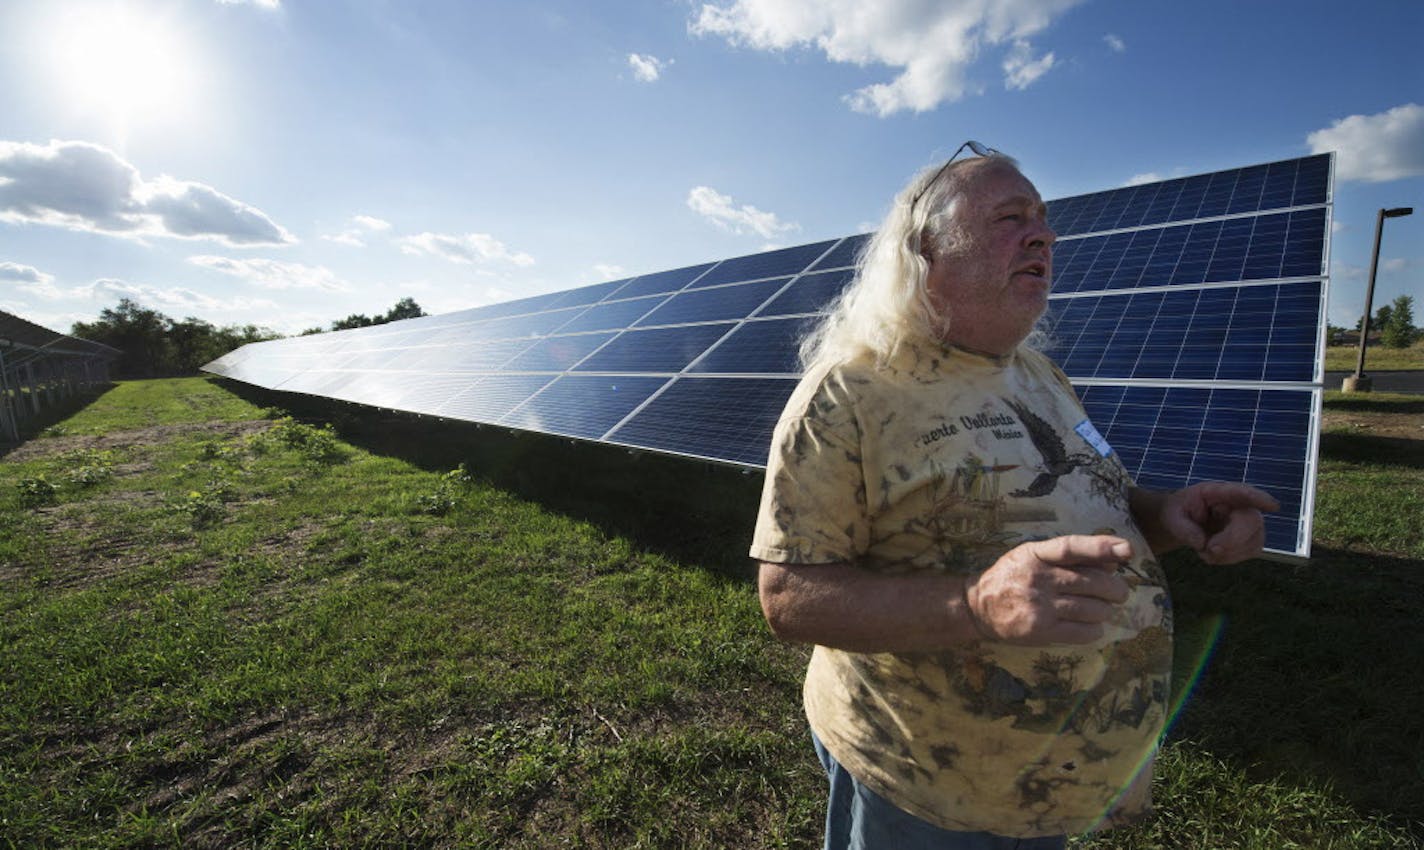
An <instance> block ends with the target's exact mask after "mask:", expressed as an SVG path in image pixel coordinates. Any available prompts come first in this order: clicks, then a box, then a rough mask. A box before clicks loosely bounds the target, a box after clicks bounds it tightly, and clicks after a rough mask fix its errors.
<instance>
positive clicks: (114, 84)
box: [48, 2, 197, 129]
mask: <svg viewBox="0 0 1424 850" xmlns="http://www.w3.org/2000/svg"><path fill="white" fill-rule="evenodd" d="M64 6H65V7H66V8H65V10H64V11H63V12H61V13H60V14H58V15H57V16H56V17H54V18H52V19H51V20H50V22H49V26H48V29H49V31H50V33H51V38H52V39H53V40H52V41H51V51H50V52H51V56H52V65H51V71H52V74H53V77H54V81H55V95H56V96H57V97H59V98H61V99H62V100H63V102H64V104H65V105H66V106H68V107H69V108H70V109H71V110H73V111H78V112H83V113H86V114H89V115H92V116H95V117H100V118H103V119H106V121H107V122H108V123H110V124H112V125H114V126H116V127H118V128H122V129H128V128H131V127H135V126H137V125H147V124H155V123H160V124H161V123H168V122H170V121H175V120H179V119H182V118H183V117H185V115H186V114H187V113H188V112H189V110H190V109H191V107H192V103H193V100H194V98H193V88H194V86H193V85H192V82H191V81H192V80H193V79H194V78H195V74H196V71H197V65H196V64H195V62H194V61H193V57H192V56H191V55H190V53H191V51H190V48H189V45H188V44H187V40H186V39H185V38H184V37H183V34H182V33H181V32H180V31H179V30H178V29H177V28H176V27H175V26H174V24H173V22H172V21H171V19H170V18H169V17H167V16H164V15H162V14H157V13H155V11H154V10H152V9H148V8H145V7H144V6H142V5H140V4H135V3H125V2H108V3H102V2H101V3H92V4H84V5H77V6H76V5H74V4H64Z"/></svg>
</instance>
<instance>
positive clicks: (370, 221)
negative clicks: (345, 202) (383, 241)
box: [351, 215, 391, 232]
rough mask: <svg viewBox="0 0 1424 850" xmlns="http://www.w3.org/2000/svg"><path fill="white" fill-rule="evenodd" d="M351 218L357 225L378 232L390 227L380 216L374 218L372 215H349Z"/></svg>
mask: <svg viewBox="0 0 1424 850" xmlns="http://www.w3.org/2000/svg"><path fill="white" fill-rule="evenodd" d="M351 220H352V221H354V222H356V224H357V225H359V226H361V227H364V228H366V229H367V230H370V231H372V232H379V231H385V230H390V229H391V223H390V222H389V221H386V220H385V219H382V218H376V217H375V216H373V215H354V216H352V217H351Z"/></svg>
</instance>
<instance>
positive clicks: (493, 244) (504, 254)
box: [397, 233, 534, 266]
mask: <svg viewBox="0 0 1424 850" xmlns="http://www.w3.org/2000/svg"><path fill="white" fill-rule="evenodd" d="M397 242H398V243H399V244H400V246H401V251H403V252H404V253H407V254H413V255H416V256H421V255H427V256H431V257H442V258H444V259H446V260H449V261H450V262H452V263H459V264H461V265H468V264H470V263H482V262H505V263H511V264H513V265H516V266H532V265H534V258H533V257H531V256H529V255H528V254H525V253H523V252H515V251H510V250H509V249H508V248H507V247H505V245H504V243H503V242H500V241H499V240H498V239H496V238H494V237H493V236H491V235H489V234H488V233H466V234H464V235H459V234H454V235H451V234H444V233H421V234H419V235H417V236H407V237H405V238H403V239H399V240H397Z"/></svg>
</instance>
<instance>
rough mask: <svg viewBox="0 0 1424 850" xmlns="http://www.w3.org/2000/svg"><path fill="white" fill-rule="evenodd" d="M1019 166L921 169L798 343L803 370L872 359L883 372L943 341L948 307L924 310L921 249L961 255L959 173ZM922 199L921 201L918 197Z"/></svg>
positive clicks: (1000, 158) (1000, 159)
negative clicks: (914, 348) (904, 354)
mask: <svg viewBox="0 0 1424 850" xmlns="http://www.w3.org/2000/svg"><path fill="white" fill-rule="evenodd" d="M990 162H993V163H1004V164H1007V165H1010V166H1013V167H1014V168H1017V167H1018V163H1017V162H1016V161H1015V160H1014V159H1013V158H1012V157H1008V156H1004V155H1003V154H999V153H995V154H993V155H991V156H987V157H977V158H972V159H964V160H959V161H957V162H953V163H950V164H949V165H948V166H942V165H936V166H931V167H929V168H926V169H924V170H923V171H921V172H919V173H918V174H916V175H915V176H914V178H913V179H911V180H910V182H909V183H908V184H907V185H906V186H905V188H903V189H901V190H900V192H899V194H898V195H896V196H895V201H894V203H893V204H892V205H891V207H890V212H889V214H888V215H886V216H885V221H884V222H882V223H881V225H880V229H879V230H877V231H876V232H875V234H874V235H873V236H872V237H871V238H870V239H869V240H868V241H867V242H866V243H865V247H864V248H862V249H861V252H860V255H859V257H857V258H856V271H855V277H854V279H853V280H852V281H851V282H850V285H848V286H847V287H846V288H845V289H844V290H843V291H842V292H841V294H840V295H839V296H837V297H836V299H835V300H834V301H832V302H831V304H830V305H829V308H828V309H829V312H828V314H827V315H826V317H825V318H824V319H822V320H821V321H820V322H818V323H816V325H814V326H813V327H812V328H811V329H810V331H808V332H807V334H806V336H805V337H803V338H802V340H801V350H800V355H801V365H802V368H803V369H806V370H808V371H809V370H810V369H811V368H813V367H815V366H818V365H821V364H831V363H843V362H847V361H850V360H854V359H856V358H858V357H863V356H871V357H873V358H874V359H875V362H876V364H877V365H880V366H884V365H885V364H886V363H888V362H889V360H890V359H891V358H892V357H894V356H895V353H896V352H898V351H899V350H900V349H901V348H902V347H903V346H905V345H907V344H910V343H915V342H922V341H928V340H937V339H942V338H943V337H944V335H945V332H946V331H947V330H948V328H949V322H950V321H951V318H952V317H951V316H950V315H949V311H948V307H947V306H946V305H940V307H939V308H938V309H936V308H935V306H934V305H933V304H931V302H930V294H929V289H928V287H927V286H926V279H927V278H928V275H929V268H930V264H929V259H928V257H927V254H928V252H927V251H926V250H925V248H926V245H925V244H924V243H925V242H926V241H930V242H932V243H933V246H934V248H935V249H937V250H938V251H939V252H942V253H948V252H953V251H956V250H962V249H963V248H964V247H965V245H964V244H963V243H964V242H965V241H966V240H967V238H968V236H967V234H966V233H965V232H964V230H963V228H962V227H960V226H958V225H957V223H956V222H957V220H956V219H955V216H954V213H955V211H956V210H957V209H958V207H959V205H960V204H961V203H962V201H963V199H964V188H965V180H964V174H963V173H962V172H963V171H964V168H965V166H969V165H972V164H975V163H979V164H981V165H983V164H987V163H990ZM921 194H923V197H919V196H920V195H921Z"/></svg>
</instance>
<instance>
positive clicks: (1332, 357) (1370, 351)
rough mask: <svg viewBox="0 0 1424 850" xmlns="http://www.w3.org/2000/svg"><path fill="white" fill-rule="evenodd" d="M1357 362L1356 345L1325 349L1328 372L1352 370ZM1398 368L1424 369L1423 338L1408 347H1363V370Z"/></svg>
mask: <svg viewBox="0 0 1424 850" xmlns="http://www.w3.org/2000/svg"><path fill="white" fill-rule="evenodd" d="M1359 362H1360V348H1359V346H1358V345H1332V346H1328V347H1326V349H1325V369H1326V371H1328V372H1353V371H1355V366H1356V364H1358V363H1359ZM1398 369H1407V370H1408V369H1424V338H1420V339H1418V340H1415V342H1414V344H1413V345H1411V346H1409V347H1408V348H1388V347H1386V346H1383V345H1370V346H1368V347H1367V348H1366V349H1365V372H1367V373H1368V372H1389V371H1394V370H1398Z"/></svg>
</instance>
